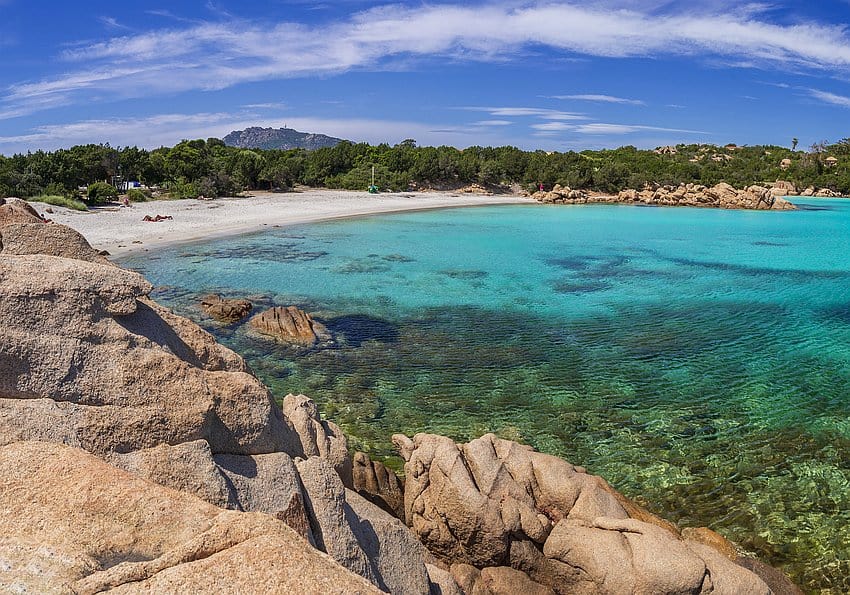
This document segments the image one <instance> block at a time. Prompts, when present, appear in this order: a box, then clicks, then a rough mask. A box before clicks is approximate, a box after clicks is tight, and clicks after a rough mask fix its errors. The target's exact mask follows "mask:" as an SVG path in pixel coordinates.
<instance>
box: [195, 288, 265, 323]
mask: <svg viewBox="0 0 850 595" xmlns="http://www.w3.org/2000/svg"><path fill="white" fill-rule="evenodd" d="M253 307H254V306H253V304H251V302H249V301H248V300H245V299H238V298H223V297H221V296H220V295H217V294H209V295H205V296H204V297H202V298H201V309H202V310H203V311H204V312H206V313H207V314H209V315H210V316H212V317H213V318H215V319H216V320H218V321H220V322H227V323H232V322H239V321H240V320H242V319H243V318H245V317H246V316H248V314H249V313H250V312H251V309H252V308H253Z"/></svg>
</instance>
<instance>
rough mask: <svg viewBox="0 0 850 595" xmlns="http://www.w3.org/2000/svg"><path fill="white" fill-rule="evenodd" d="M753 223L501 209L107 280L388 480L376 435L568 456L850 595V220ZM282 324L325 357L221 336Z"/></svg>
mask: <svg viewBox="0 0 850 595" xmlns="http://www.w3.org/2000/svg"><path fill="white" fill-rule="evenodd" d="M799 204H801V205H808V206H809V207H811V208H812V210H805V211H798V212H792V213H764V212H744V211H717V210H697V209H659V208H641V207H625V206H601V205H600V206H580V207H543V206H531V207H525V206H504V207H481V208H474V209H454V210H443V211H430V212H421V213H411V214H397V215H390V216H378V217H370V218H364V219H356V220H346V221H336V222H328V223H321V224H314V225H310V226H303V227H297V228H296V227H293V228H282V229H270V230H269V231H268V232H267V233H263V234H257V235H252V236H243V237H240V238H235V239H226V240H216V241H215V242H211V243H208V244H194V245H186V246H182V247H178V248H173V249H171V250H169V251H162V252H158V253H156V254H151V255H143V256H138V257H133V258H129V259H125V260H124V262H123V263H122V264H124V265H126V266H130V267H133V268H136V269H138V270H140V271H142V272H143V273H144V274H146V275H147V276H148V278H149V279H151V281H153V282H154V283H155V284H157V285H158V286H159V288H158V290H157V294H156V296H155V297H156V298H157V299H158V300H160V301H161V302H164V303H166V304H168V305H170V306H172V307H174V308H175V309H176V310H177V311H178V312H180V313H183V314H186V315H189V316H191V317H193V318H194V319H196V320H198V321H199V322H201V323H202V324H203V325H204V326H205V327H206V328H207V329H209V330H210V331H212V332H213V333H214V334H215V335H216V336H217V337H218V338H219V339H220V340H222V341H223V342H224V343H226V344H227V345H229V346H231V347H232V348H234V349H235V350H237V351H238V352H239V353H241V354H242V355H243V356H245V357H246V359H247V360H248V362H249V363H250V364H251V366H252V367H253V368H254V370H255V371H256V372H257V374H258V375H259V376H260V377H261V378H262V379H263V380H264V381H265V382H266V383H267V384H269V386H270V387H271V388H272V390H273V391H274V392H275V394H276V395H277V396H283V395H285V394H286V393H287V392H304V393H306V394H309V395H311V396H312V397H313V398H314V399H316V401H317V402H318V403H319V404H320V407H321V409H322V411H323V413H324V414H325V415H327V416H329V417H331V418H333V419H334V420H335V421H337V422H338V423H340V425H342V426H343V428H344V429H345V430H346V432H348V433H349V435H350V436H352V437H353V440H352V442H353V447H354V448H357V449H361V450H365V451H368V452H370V453H372V454H373V455H376V456H378V457H390V462H391V463H393V462H394V461H395V463H396V464H397V459H393V458H392V457H393V456H394V451H393V449H392V446H391V444H390V441H389V437H390V435H391V434H392V433H394V432H406V433H408V434H412V433H415V432H420V431H429V432H437V433H441V434H447V435H450V436H452V437H453V438H455V439H458V440H466V439H470V438H473V437H476V436H478V435H480V434H482V433H484V432H488V431H493V432H496V433H498V434H500V435H501V436H503V437H506V438H511V439H516V440H521V441H523V442H526V443H529V444H532V445H534V446H535V447H536V448H538V449H540V450H542V451H546V452H550V453H553V454H556V455H559V456H563V457H565V458H567V459H568V460H570V461H572V462H574V463H576V464H582V465H585V466H586V467H588V468H589V470H591V471H592V472H594V473H598V474H600V475H603V476H604V477H606V478H607V479H608V480H609V481H610V482H611V483H612V484H613V485H615V486H616V487H617V488H618V489H620V490H621V491H623V492H624V493H626V494H628V495H630V496H632V497H635V498H636V499H638V500H639V501H642V502H644V503H645V504H647V505H648V506H649V507H650V508H651V509H653V510H655V511H657V512H660V513H662V514H663V515H665V516H667V517H668V518H671V519H672V520H675V521H677V522H679V523H680V524H682V525H683V526H700V525H709V526H711V527H713V528H715V529H716V530H718V531H720V532H721V533H723V534H724V535H726V536H727V537H730V538H731V539H733V540H735V541H736V542H738V543H739V544H741V545H742V546H743V547H745V548H746V549H748V550H750V551H753V552H756V553H758V554H759V555H760V556H762V557H763V558H764V559H766V560H768V561H770V562H772V563H774V564H775V565H778V566H781V567H783V568H784V569H785V570H786V571H787V572H789V573H790V574H791V575H792V576H793V577H794V578H795V579H796V580H797V581H798V582H799V583H801V584H803V585H804V586H805V587H807V588H808V589H817V588H826V589H831V590H832V591H833V592H836V593H838V592H848V591H850V561H848V560H850V295H848V289H850V200H830V201H818V200H810V201H806V202H805V203H803V202H800V203H799ZM208 291H219V292H222V293H224V294H227V295H231V296H251V297H253V299H254V300H255V306H256V307H258V308H263V307H265V306H270V305H273V304H278V305H288V304H298V305H300V306H301V307H304V308H305V309H307V310H308V311H311V312H313V313H314V314H315V315H316V317H317V318H319V319H320V320H322V321H323V322H325V324H326V325H327V326H328V327H329V328H330V329H331V330H332V331H333V332H334V333H335V335H336V337H337V345H336V346H335V347H331V348H325V349H317V350H312V351H297V350H293V349H290V348H285V347H281V346H276V345H274V344H270V343H268V342H265V341H262V340H257V339H254V338H251V337H249V336H247V335H246V334H245V332H244V328H243V327H241V326H239V325H235V326H232V327H221V326H216V325H215V324H214V323H211V322H210V321H209V320H206V319H204V317H203V316H202V315H201V313H200V312H199V311H198V310H197V309H196V306H195V304H196V301H197V300H196V298H197V297H198V295H199V294H201V293H204V292H208Z"/></svg>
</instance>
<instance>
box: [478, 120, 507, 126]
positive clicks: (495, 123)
mask: <svg viewBox="0 0 850 595" xmlns="http://www.w3.org/2000/svg"><path fill="white" fill-rule="evenodd" d="M511 124H513V121H511V120H479V121H478V122H473V123H472V125H473V126H510V125H511Z"/></svg>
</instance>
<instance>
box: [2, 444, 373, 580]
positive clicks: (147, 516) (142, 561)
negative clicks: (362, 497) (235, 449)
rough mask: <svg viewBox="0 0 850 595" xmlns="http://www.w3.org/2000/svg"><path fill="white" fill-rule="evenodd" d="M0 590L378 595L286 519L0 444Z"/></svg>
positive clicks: (49, 451)
mask: <svg viewBox="0 0 850 595" xmlns="http://www.w3.org/2000/svg"><path fill="white" fill-rule="evenodd" d="M0 502H3V506H2V507H0V534H2V535H3V539H2V540H0V559H2V560H3V564H0V590H2V591H4V592H10V591H11V592H34V593H53V592H74V593H81V594H88V593H97V592H101V591H105V590H108V589H114V590H115V591H116V592H119V593H124V592H133V593H137V592H142V591H147V592H157V593H160V592H162V593H165V592H168V593H178V592H187V591H192V592H216V593H219V592H224V593H227V592H230V593H236V592H252V593H253V592H257V593H272V592H274V593H280V592H292V593H305V592H312V593H325V592H328V593H377V592H378V591H377V589H375V588H374V587H373V586H372V585H370V584H369V583H368V582H366V581H364V580H363V579H362V578H361V577H359V576H357V575H355V574H353V573H351V572H349V571H348V570H346V569H344V568H342V567H341V566H339V565H338V564H336V563H335V562H334V561H333V560H331V559H330V558H329V557H327V556H326V555H325V554H322V553H321V552H318V551H317V550H315V549H313V548H311V547H310V546H309V545H308V544H307V543H306V542H305V541H304V540H302V539H299V538H298V537H297V536H296V534H295V532H294V531H292V529H290V528H289V527H287V526H286V525H285V524H284V523H282V522H280V521H278V520H276V519H274V518H272V517H269V516H267V515H264V514H259V513H240V512H236V511H225V510H222V509H220V508H218V507H216V506H213V505H211V504H208V503H206V502H203V501H202V500H200V499H198V498H195V497H194V496H191V495H189V494H185V493H183V492H178V491H175V490H171V489H168V488H164V487H162V486H159V485H157V484H155V483H152V482H149V481H146V480H143V479H140V478H138V477H135V476H134V475H132V474H130V473H127V472H125V471H122V470H120V469H117V468H115V467H112V466H110V465H108V464H107V463H105V462H104V461H102V460H100V459H98V458H97V457H95V456H93V455H91V454H89V453H87V452H85V451H82V450H79V449H76V448H71V447H67V446H62V445H59V444H48V443H43V442H41V443H34V442H21V443H17V444H12V445H7V446H3V447H0Z"/></svg>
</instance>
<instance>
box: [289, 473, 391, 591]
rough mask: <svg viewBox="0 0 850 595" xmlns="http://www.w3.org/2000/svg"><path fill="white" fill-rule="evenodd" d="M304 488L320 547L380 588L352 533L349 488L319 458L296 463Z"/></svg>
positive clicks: (370, 563) (352, 520)
mask: <svg viewBox="0 0 850 595" xmlns="http://www.w3.org/2000/svg"><path fill="white" fill-rule="evenodd" d="M296 465H297V467H298V475H299V476H300V477H301V483H302V485H303V486H304V494H305V501H304V504H305V508H306V510H307V514H308V517H309V519H310V529H311V531H312V533H313V538H314V539H315V541H316V547H318V548H319V549H320V550H322V551H323V552H326V553H327V554H328V555H329V556H331V557H332V558H333V559H334V560H336V561H337V562H339V563H340V564H341V565H343V566H344V567H345V568H348V569H349V570H351V571H352V572H354V573H356V574H359V575H360V576H362V577H364V578H366V579H367V580H368V581H370V582H372V583H374V584H376V585H379V586H380V575H379V574H378V573H377V569H376V568H374V566H373V563H372V562H371V561H370V560H369V558H368V557H367V555H366V553H365V552H364V551H363V548H361V547H360V544H359V543H358V542H357V537H355V535H354V532H353V530H352V524H353V523H354V522H356V521H355V515H354V513H353V512H352V511H351V509H350V507H349V506H348V505H347V504H346V501H345V486H343V485H342V482H341V481H340V479H339V476H338V475H337V474H336V473H335V472H334V470H333V467H331V466H330V464H329V463H328V462H327V461H325V460H324V459H321V458H319V457H310V458H309V459H307V460H306V461H305V460H299V461H297V462H296Z"/></svg>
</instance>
